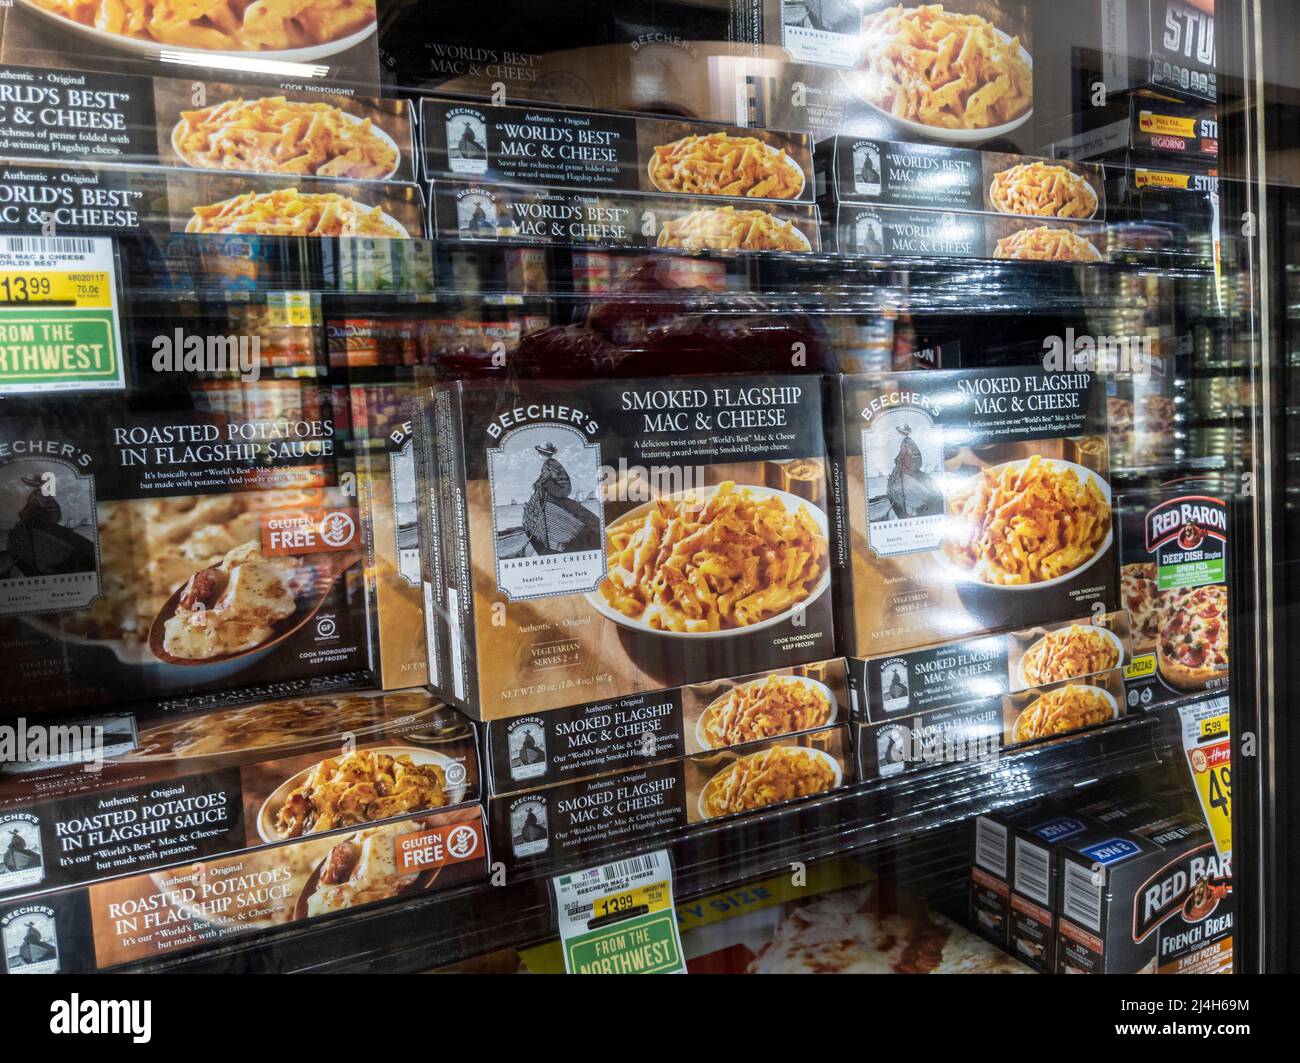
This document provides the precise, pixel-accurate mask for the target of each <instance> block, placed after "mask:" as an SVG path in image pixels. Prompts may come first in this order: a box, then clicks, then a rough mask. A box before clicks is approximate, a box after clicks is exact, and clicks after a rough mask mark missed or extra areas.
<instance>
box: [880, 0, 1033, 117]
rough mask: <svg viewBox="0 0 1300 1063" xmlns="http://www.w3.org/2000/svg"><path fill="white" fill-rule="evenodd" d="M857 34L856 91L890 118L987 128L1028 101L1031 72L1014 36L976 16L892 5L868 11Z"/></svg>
mask: <svg viewBox="0 0 1300 1063" xmlns="http://www.w3.org/2000/svg"><path fill="white" fill-rule="evenodd" d="M863 37H864V39H865V41H866V55H865V57H864V60H863V65H864V67H865V88H864V92H863V95H864V97H865V98H866V99H867V100H868V102H870V103H872V104H874V105H875V106H877V107H879V108H881V109H882V110H885V111H888V112H889V113H890V114H892V115H893V116H894V117H895V118H901V119H905V120H907V121H911V122H919V123H920V124H922V125H928V126H936V127H939V128H944V129H987V128H989V127H990V126H997V125H1003V124H1005V123H1007V122H1010V121H1012V120H1013V119H1016V118H1019V117H1020V116H1021V115H1023V114H1024V113H1025V112H1026V111H1028V110H1029V109H1030V107H1032V106H1033V102H1034V81H1033V71H1032V70H1031V69H1030V67H1029V64H1028V63H1026V62H1025V61H1024V59H1022V58H1021V55H1020V39H1019V38H1018V37H1013V38H1011V39H1009V40H1004V39H1003V37H1002V36H1000V35H999V34H998V33H997V31H996V30H995V28H994V26H993V24H992V23H990V22H988V21H987V20H985V19H983V18H981V17H980V16H979V15H961V14H958V13H957V12H954V11H945V10H944V7H943V5H942V4H924V5H922V6H920V7H904V6H903V5H902V4H898V5H896V6H894V7H889V8H886V9H885V10H884V11H881V12H879V13H878V14H876V15H873V16H872V17H870V18H868V19H867V20H866V21H865V23H864V24H863Z"/></svg>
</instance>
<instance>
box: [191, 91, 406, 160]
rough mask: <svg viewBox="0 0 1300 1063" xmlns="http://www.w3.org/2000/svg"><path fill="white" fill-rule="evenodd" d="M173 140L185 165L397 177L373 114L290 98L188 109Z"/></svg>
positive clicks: (393, 157) (390, 151)
mask: <svg viewBox="0 0 1300 1063" xmlns="http://www.w3.org/2000/svg"><path fill="white" fill-rule="evenodd" d="M172 143H173V144H174V145H175V147H176V152H177V154H178V155H180V157H181V159H182V160H184V162H185V163H187V164H188V165H190V166H193V167H196V168H197V169H201V170H248V171H252V172H254V173H301V174H314V175H316V176H319V177H350V178H355V179H363V180H376V179H380V178H384V177H388V176H390V175H391V174H392V173H393V171H394V170H396V169H397V163H398V161H399V158H398V153H397V152H396V151H395V150H394V149H393V146H392V144H391V143H389V142H388V141H387V140H385V139H384V138H383V137H381V136H379V135H378V133H377V132H376V131H375V128H374V125H373V123H372V122H371V120H370V119H369V118H366V119H361V120H358V119H354V118H353V117H351V116H350V115H348V114H346V113H345V112H344V111H342V110H341V109H340V108H338V107H335V106H334V105H333V104H332V103H325V102H323V101H318V102H310V103H308V102H302V101H297V100H286V99H285V98H284V97H283V96H270V97H265V98H263V99H260V100H242V99H237V100H226V101H224V102H223V103H215V104H213V105H212V106H211V107H204V108H202V109H200V110H196V111H182V112H181V115H180V121H178V122H177V123H176V128H175V130H174V131H173V134H172Z"/></svg>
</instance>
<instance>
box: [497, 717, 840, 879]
mask: <svg viewBox="0 0 1300 1063" xmlns="http://www.w3.org/2000/svg"><path fill="white" fill-rule="evenodd" d="M852 781H853V758H852V751H851V748H850V745H849V733H848V727H847V726H846V725H844V724H839V725H835V726H831V727H824V728H822V729H820V730H815V731H806V732H804V733H802V734H799V735H790V736H787V737H783V738H770V739H766V740H764V741H761V742H751V743H748V744H746V745H741V746H733V747H731V748H728V749H723V750H716V751H710V752H706V753H696V754H693V755H691V756H686V757H679V758H677V759H676V760H668V761H656V762H654V763H650V764H645V765H642V766H639V767H634V768H629V769H626V770H624V771H622V772H617V773H613V774H607V775H601V776H597V777H594V778H589V779H581V780H578V781H576V782H566V783H559V784H557V785H555V786H546V787H541V788H539V789H536V790H526V791H524V792H522V793H519V794H513V795H507V796H503V797H493V798H489V800H488V802H487V813H488V830H489V833H490V836H491V839H492V848H493V853H494V855H495V856H496V858H497V859H501V860H507V861H509V863H510V864H511V866H512V867H519V868H531V867H540V866H551V865H554V866H571V865H573V864H575V863H580V862H581V861H582V860H583V859H584V858H585V857H587V856H589V855H591V854H592V853H593V852H596V851H599V850H603V849H608V848H610V847H615V846H635V845H639V844H644V843H645V842H646V841H648V840H650V839H652V838H654V837H656V836H658V835H661V834H663V833H664V832H669V831H673V830H676V829H679V828H682V827H685V826H688V825H692V824H701V823H708V822H712V821H715V820H719V819H724V818H728V817H731V816H736V815H740V814H742V813H745V812H753V811H756V810H758V809H764V808H770V807H772V806H774V805H779V804H784V803H786V802H788V801H794V800H798V799H800V798H804V797H811V796H813V795H816V794H822V793H827V792H829V791H831V790H835V789H838V788H839V787H841V786H845V785H847V784H849V783H851V782H852Z"/></svg>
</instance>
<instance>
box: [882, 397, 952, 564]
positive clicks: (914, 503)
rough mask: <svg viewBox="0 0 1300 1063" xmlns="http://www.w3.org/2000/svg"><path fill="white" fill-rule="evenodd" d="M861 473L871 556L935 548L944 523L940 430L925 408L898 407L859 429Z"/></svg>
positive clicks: (944, 503) (941, 535) (945, 511)
mask: <svg viewBox="0 0 1300 1063" xmlns="http://www.w3.org/2000/svg"><path fill="white" fill-rule="evenodd" d="M864 416H865V413H864ZM862 475H863V477H864V478H865V483H864V485H863V486H864V488H865V491H866V499H867V521H868V532H867V544H868V546H870V547H871V549H872V550H873V551H874V552H875V553H876V554H878V555H880V556H881V557H888V556H890V555H893V554H910V553H916V552H918V551H929V550H934V549H937V548H938V546H939V544H940V542H941V540H942V539H943V531H944V526H945V524H946V523H947V519H948V518H947V513H948V503H947V498H946V497H945V495H944V492H943V430H942V429H941V428H940V427H939V426H938V425H936V424H935V423H934V421H933V419H932V418H931V416H930V414H929V413H928V412H927V411H926V410H924V409H922V408H921V407H919V406H911V405H902V406H896V407H892V408H889V409H885V410H883V411H880V412H873V413H872V415H871V417H870V419H869V421H868V424H867V426H866V427H865V428H863V429H862Z"/></svg>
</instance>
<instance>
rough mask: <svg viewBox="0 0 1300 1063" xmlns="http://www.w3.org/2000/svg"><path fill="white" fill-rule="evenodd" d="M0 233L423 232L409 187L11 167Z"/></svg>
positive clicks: (381, 235)
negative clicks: (52, 231)
mask: <svg viewBox="0 0 1300 1063" xmlns="http://www.w3.org/2000/svg"><path fill="white" fill-rule="evenodd" d="M0 199H2V201H3V203H4V204H5V206H4V209H3V210H0V232H19V233H30V232H32V231H37V232H48V231H50V230H51V229H52V230H54V231H57V232H58V233H60V234H79V235H105V236H121V235H129V234H137V233H224V234H238V235H243V236H307V237H319V236H363V237H373V238H378V239H389V240H405V239H412V238H418V237H421V236H423V235H424V208H423V204H424V200H423V197H422V196H421V194H420V190H419V188H418V187H417V186H415V185H403V184H396V183H390V182H379V181H376V182H351V181H330V180H324V179H321V178H315V177H287V176H272V175H267V174H225V173H220V174H218V173H208V172H200V171H194V170H168V169H162V168H151V169H139V170H131V169H125V168H121V167H111V166H98V165H72V164H69V165H62V164H56V163H51V162H33V161H28V160H24V161H20V162H14V163H11V164H6V165H4V166H3V168H2V172H0Z"/></svg>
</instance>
